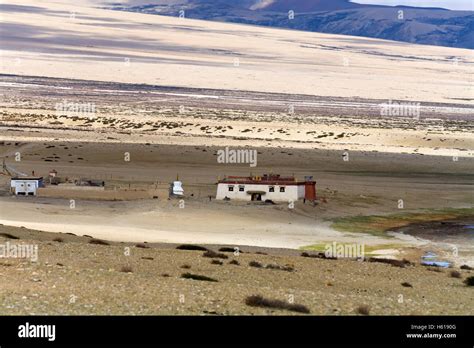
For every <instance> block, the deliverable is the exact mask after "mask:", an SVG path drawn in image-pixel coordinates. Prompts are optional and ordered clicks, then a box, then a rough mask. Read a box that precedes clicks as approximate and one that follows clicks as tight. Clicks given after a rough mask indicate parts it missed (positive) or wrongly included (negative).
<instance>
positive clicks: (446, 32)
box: [103, 0, 474, 49]
mask: <svg viewBox="0 0 474 348" xmlns="http://www.w3.org/2000/svg"><path fill="white" fill-rule="evenodd" d="M103 6H106V7H107V8H111V9H114V10H122V11H132V12H143V13H149V14H160V15H166V16H179V14H180V11H182V10H184V15H185V17H187V18H195V19H205V20H214V21H222V22H234V23H246V24H253V25H262V26H269V27H278V28H289V29H297V30H305V31H315V32H322V33H332V34H344V35H355V36H365V37H374V38H380V39H387V40H395V41H404V42H411V43H417V44H427V45H437V46H449V47H461V48H470V49H473V48H474V12H473V11H449V10H446V9H441V8H421V7H406V6H397V7H391V6H379V5H362V4H357V3H353V2H350V1H349V0H241V1H236V0H128V1H127V0H126V1H122V2H119V1H115V0H114V2H113V3H108V4H107V5H103ZM290 11H293V12H294V18H293V17H292V16H291V15H290ZM400 11H401V12H400Z"/></svg>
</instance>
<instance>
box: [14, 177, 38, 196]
mask: <svg viewBox="0 0 474 348" xmlns="http://www.w3.org/2000/svg"><path fill="white" fill-rule="evenodd" d="M38 187H43V178H42V177H33V176H25V177H13V178H11V181H10V191H11V193H12V194H14V195H16V196H36V194H37V191H38Z"/></svg>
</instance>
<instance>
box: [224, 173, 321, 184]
mask: <svg viewBox="0 0 474 348" xmlns="http://www.w3.org/2000/svg"><path fill="white" fill-rule="evenodd" d="M218 183H219V184H229V185H245V184H247V185H286V186H289V185H306V184H316V181H312V180H311V181H308V180H306V181H298V180H297V179H296V178H295V177H293V176H288V177H282V176H280V175H273V174H270V175H268V174H265V175H262V176H228V177H226V178H224V179H222V180H219V181H218Z"/></svg>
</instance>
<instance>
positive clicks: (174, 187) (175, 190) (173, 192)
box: [170, 181, 184, 197]
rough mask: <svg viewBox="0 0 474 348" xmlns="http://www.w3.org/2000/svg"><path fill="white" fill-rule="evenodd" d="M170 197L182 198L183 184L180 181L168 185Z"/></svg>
mask: <svg viewBox="0 0 474 348" xmlns="http://www.w3.org/2000/svg"><path fill="white" fill-rule="evenodd" d="M170 196H177V197H182V196H184V190H183V183H182V182H181V181H173V182H172V183H171V185H170Z"/></svg>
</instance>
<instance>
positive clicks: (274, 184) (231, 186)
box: [216, 174, 316, 202]
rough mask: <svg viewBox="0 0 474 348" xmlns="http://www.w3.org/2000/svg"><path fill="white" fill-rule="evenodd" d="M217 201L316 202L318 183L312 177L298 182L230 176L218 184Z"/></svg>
mask: <svg viewBox="0 0 474 348" xmlns="http://www.w3.org/2000/svg"><path fill="white" fill-rule="evenodd" d="M216 199H219V200H222V199H231V200H233V199H235V200H241V201H266V200H271V201H274V202H289V201H298V200H301V199H306V200H308V201H315V200H316V182H315V181H313V180H312V177H306V178H305V180H304V181H298V180H297V179H296V178H295V177H282V176H280V175H274V174H264V175H263V176H249V177H243V176H228V177H226V178H224V179H223V180H219V182H218V183H217V195H216Z"/></svg>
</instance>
